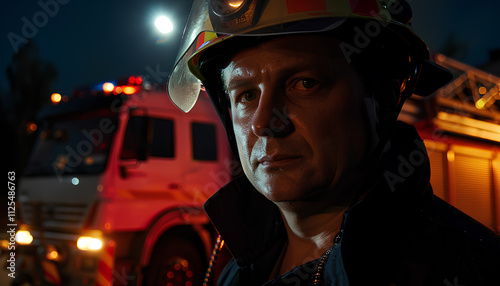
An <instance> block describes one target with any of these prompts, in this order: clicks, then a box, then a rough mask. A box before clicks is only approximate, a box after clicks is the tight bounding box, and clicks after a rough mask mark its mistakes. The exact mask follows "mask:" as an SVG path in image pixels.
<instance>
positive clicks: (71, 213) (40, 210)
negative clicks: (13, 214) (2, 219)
mask: <svg viewBox="0 0 500 286" xmlns="http://www.w3.org/2000/svg"><path fill="white" fill-rule="evenodd" d="M87 209H88V206H87V204H85V203H37V202H27V203H22V205H21V212H22V217H21V219H22V220H23V221H24V222H25V223H27V224H29V225H32V226H35V227H45V228H80V227H82V224H83V221H84V220H85V215H86V213H87Z"/></svg>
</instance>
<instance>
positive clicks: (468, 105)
mask: <svg viewBox="0 0 500 286" xmlns="http://www.w3.org/2000/svg"><path fill="white" fill-rule="evenodd" d="M434 60H435V62H437V63H438V64H439V65H441V66H444V67H446V68H447V69H449V70H450V71H451V72H452V73H453V75H454V79H453V80H452V81H451V82H450V83H449V84H448V85H446V86H444V87H442V88H441V89H439V90H438V91H437V92H436V94H435V95H433V96H432V97H431V98H430V99H424V98H419V97H412V98H410V100H408V101H407V103H405V106H404V107H403V111H402V113H401V116H400V120H403V121H406V122H409V123H412V124H414V125H415V126H416V127H417V130H418V132H419V134H420V135H421V136H422V138H423V139H424V141H425V145H426V147H427V149H428V154H429V158H430V163H431V183H432V186H433V189H434V193H435V194H436V195H437V196H439V197H441V198H442V199H444V200H446V201H448V202H449V203H450V204H451V205H454V206H455V207H457V208H458V209H460V210H461V211H463V212H465V213H466V214H468V215H470V216H471V217H473V218H475V219H476V220H478V221H479V222H481V223H483V224H484V225H486V226H488V227H489V228H491V229H492V230H494V231H496V232H497V233H500V100H499V99H500V78H498V77H496V76H494V75H491V74H488V73H486V72H484V71H481V70H479V69H476V68H473V67H471V66H468V65H465V64H463V63H460V62H458V61H456V60H454V59H452V58H449V57H446V56H444V55H441V54H436V55H435V59H434Z"/></svg>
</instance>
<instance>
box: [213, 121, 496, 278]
mask: <svg viewBox="0 0 500 286" xmlns="http://www.w3.org/2000/svg"><path fill="white" fill-rule="evenodd" d="M394 134H396V135H395V136H393V138H392V140H391V148H390V151H389V152H386V154H385V155H384V156H383V159H382V160H381V161H380V168H377V170H373V172H372V175H371V177H372V178H373V179H370V178H367V179H366V180H367V182H368V184H367V185H365V189H366V190H367V191H366V193H367V195H366V196H365V197H364V198H363V199H362V200H359V201H357V203H355V204H354V205H353V206H351V207H350V208H349V210H348V211H347V212H346V213H345V214H344V221H343V226H342V232H341V240H340V243H339V244H338V245H337V246H336V247H334V248H333V250H332V253H331V254H330V255H329V256H328V260H327V262H326V266H325V268H324V270H323V272H322V277H321V280H322V281H323V282H324V285H441V286H449V285H454V286H455V285H469V286H471V285H488V286H491V285H500V238H499V236H498V235H496V234H495V233H494V232H492V231H491V230H489V229H488V228H486V227H484V226H483V225H481V224H480V223H478V222H476V221H475V220H473V219H472V218H470V217H468V216H467V215H465V214H463V213H462V212H460V211H459V210H457V209H456V208H454V207H452V206H450V205H449V204H447V203H446V202H444V201H442V200H441V199H439V198H437V197H435V196H434V195H433V194H432V188H431V186H430V183H429V178H430V167H429V162H428V161H429V160H428V157H427V154H426V150H425V146H424V145H423V141H422V139H420V137H419V136H418V134H417V133H416V131H415V129H414V128H413V127H412V126H409V125H406V124H403V123H398V124H397V128H396V132H395V133H394ZM205 210H206V212H207V214H208V215H209V217H210V219H211V220H212V222H213V224H214V226H215V227H216V229H217V230H218V231H219V233H220V234H221V236H222V238H223V239H224V240H225V243H226V245H227V247H228V248H229V250H230V252H231V253H232V255H233V257H234V259H233V260H232V261H231V262H230V263H229V264H228V265H227V266H226V268H225V270H224V272H223V273H222V275H221V277H220V279H219V283H218V284H219V285H310V282H311V277H312V275H313V274H314V273H315V271H316V265H317V262H318V261H317V260H312V261H311V262H308V263H306V264H303V265H301V266H298V267H296V268H295V269H293V270H292V271H290V272H288V273H286V274H284V275H281V276H279V277H276V278H274V279H272V280H271V281H268V278H269V276H270V273H271V271H272V269H273V267H274V264H275V263H276V261H277V259H278V257H279V256H280V253H281V251H282V249H283V246H284V244H285V242H286V231H285V228H284V225H283V221H282V219H281V216H280V214H279V211H278V209H277V207H276V206H275V205H274V204H273V203H272V202H270V201H268V200H267V199H266V198H265V197H263V196H262V195H260V194H259V193H258V192H257V191H256V190H255V189H254V188H253V186H252V185H251V184H250V182H249V181H248V180H247V179H246V177H241V178H239V179H236V180H234V181H233V182H231V183H229V184H228V185H226V186H225V187H223V188H222V189H221V190H219V192H217V193H216V194H215V195H214V196H212V197H211V198H210V199H209V200H208V201H207V203H206V204H205Z"/></svg>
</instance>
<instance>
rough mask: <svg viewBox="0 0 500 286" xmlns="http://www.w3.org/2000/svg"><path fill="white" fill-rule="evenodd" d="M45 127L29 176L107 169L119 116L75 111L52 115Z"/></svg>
mask: <svg viewBox="0 0 500 286" xmlns="http://www.w3.org/2000/svg"><path fill="white" fill-rule="evenodd" d="M41 126H42V128H41V130H40V133H39V134H38V138H37V143H36V144H35V148H34V149H33V152H32V154H31V158H30V161H29V164H28V166H27V167H26V175H47V174H58V175H64V174H87V173H99V172H102V171H104V168H105V167H106V162H107V159H108V152H109V147H110V145H111V140H112V138H113V134H114V132H115V131H116V129H117V126H118V125H117V119H116V117H101V116H92V115H91V114H86V115H82V114H75V115H71V116H64V117H52V118H50V119H48V120H45V121H43V122H42V124H41Z"/></svg>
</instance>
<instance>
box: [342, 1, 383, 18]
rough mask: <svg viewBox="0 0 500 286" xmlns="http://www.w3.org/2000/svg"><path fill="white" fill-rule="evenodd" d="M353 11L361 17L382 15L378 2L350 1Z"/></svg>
mask: <svg viewBox="0 0 500 286" xmlns="http://www.w3.org/2000/svg"><path fill="white" fill-rule="evenodd" d="M349 3H350V4H351V11H352V12H353V13H354V14H358V15H361V16H372V17H373V16H374V15H377V16H378V15H380V10H379V8H378V4H377V0H349Z"/></svg>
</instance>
